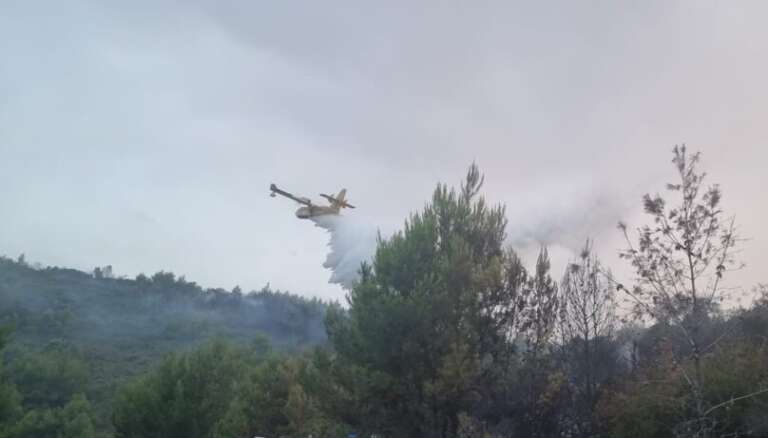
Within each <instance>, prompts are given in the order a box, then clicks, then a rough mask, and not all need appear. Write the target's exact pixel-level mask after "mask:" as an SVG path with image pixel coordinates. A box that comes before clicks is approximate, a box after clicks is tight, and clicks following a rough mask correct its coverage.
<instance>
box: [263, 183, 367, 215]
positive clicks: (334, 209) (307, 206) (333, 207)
mask: <svg viewBox="0 0 768 438" xmlns="http://www.w3.org/2000/svg"><path fill="white" fill-rule="evenodd" d="M269 190H270V191H271V192H272V193H270V194H269V196H271V197H273V198H274V197H275V196H276V195H281V196H285V197H286V198H288V199H293V200H294V201H296V202H298V203H299V204H302V205H304V207H300V208H299V209H298V210H296V217H297V218H299V219H309V218H311V217H315V216H322V215H326V214H339V211H340V210H341V209H342V208H355V206H354V205H351V204H350V203H348V202H347V201H346V199H345V198H346V196H347V189H341V191H340V192H339V194H338V195H336V196H331V195H326V194H324V193H320V196H322V197H323V198H325V199H327V200H328V202H329V203H330V205H315V204H313V203H312V201H310V200H309V198H304V197H301V196H294V195H292V194H291V193H288V192H286V191H284V190H280V189H279V188H277V186H276V185H274V184H270V185H269Z"/></svg>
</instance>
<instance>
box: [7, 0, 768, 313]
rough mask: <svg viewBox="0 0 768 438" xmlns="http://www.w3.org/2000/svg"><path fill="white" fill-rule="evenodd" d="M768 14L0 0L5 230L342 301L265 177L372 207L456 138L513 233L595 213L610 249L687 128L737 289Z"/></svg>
mask: <svg viewBox="0 0 768 438" xmlns="http://www.w3.org/2000/svg"><path fill="white" fill-rule="evenodd" d="M766 23H768V2H764V1H717V2H716V1H705V0H696V1H688V2H677V1H671V0H664V1H642V2H637V1H547V2H534V1H531V2H512V1H498V2H495V1H474V2H458V1H457V2H453V1H441V2H433V1H423V2H412V1H386V2H361V1H325V2H319V1H305V2H295V1H273V2H264V1H260V2H257V1H246V0H242V1H196V0H192V1H189V0H188V1H162V0H152V1H144V0H138V1H104V0H99V1H95V0H94V1H83V0H72V1H67V2H56V1H47V2H42V1H34V0H32V1H27V0H25V1H13V0H0V184H1V185H2V193H0V253H4V254H7V255H9V256H14V257H15V256H16V255H18V254H20V253H22V252H23V253H26V254H27V258H28V259H30V260H32V261H40V262H42V263H44V264H50V265H61V266H72V267H76V268H80V269H86V270H90V269H92V268H93V267H94V266H97V265H107V264H111V265H113V266H114V269H115V271H116V273H118V274H125V275H129V276H133V275H136V274H137V273H139V272H144V273H147V274H151V273H153V272H156V271H159V270H172V271H174V272H175V273H177V274H182V275H186V277H187V278H188V279H191V280H195V281H197V282H198V283H200V284H202V285H204V286H209V287H224V288H227V289H230V288H232V287H233V286H235V285H240V286H241V287H243V288H244V289H255V288H260V287H262V286H263V285H265V284H266V283H267V282H270V283H271V285H272V287H274V288H280V289H283V290H290V291H292V292H294V293H298V294H303V295H311V296H320V297H324V298H340V297H342V296H343V291H342V290H341V289H339V288H338V287H337V286H335V285H330V284H328V283H327V280H328V277H329V275H330V273H329V272H328V271H326V270H325V269H324V268H323V267H322V262H323V260H324V258H325V255H326V246H325V245H326V243H327V240H328V236H327V235H326V234H324V232H323V231H322V230H321V229H319V228H316V227H314V226H313V225H312V224H311V223H308V222H305V221H299V220H297V219H295V218H294V217H293V212H294V210H295V207H294V205H292V204H291V203H290V202H289V201H288V200H284V199H271V198H269V197H268V196H267V195H268V191H267V186H268V184H269V183H270V182H275V183H277V184H279V185H281V186H284V187H285V188H286V189H288V190H291V191H295V192H297V193H302V194H306V195H309V196H316V194H317V193H319V192H327V191H335V190H337V189H338V188H341V187H347V188H348V189H349V196H350V199H351V200H352V201H353V203H355V204H357V205H358V207H359V208H358V209H356V210H354V211H353V212H352V213H350V214H354V215H359V216H360V217H363V218H365V220H366V221H368V223H370V224H371V226H377V227H381V228H383V229H393V228H395V227H397V226H399V225H400V224H401V223H402V221H403V219H404V218H405V217H406V215H407V214H408V213H409V212H410V211H413V210H415V209H419V208H421V206H422V205H423V203H424V202H425V201H426V200H427V199H428V197H429V196H430V195H431V191H432V189H433V188H434V185H435V184H436V183H437V182H438V181H442V182H447V183H458V182H460V180H461V178H462V177H463V174H464V172H465V170H466V168H467V166H468V165H469V164H470V163H471V162H472V161H473V160H475V161H477V163H478V164H479V165H480V167H481V169H482V170H483V171H484V172H485V174H486V186H485V194H486V196H487V198H489V200H490V201H493V202H503V203H505V204H507V207H508V212H509V217H510V219H511V223H510V230H509V231H510V241H511V242H512V243H514V244H517V245H520V246H521V247H525V245H528V246H529V247H530V246H531V244H530V242H532V241H537V240H541V241H545V242H547V243H549V244H550V245H553V246H554V247H555V248H566V249H567V248H574V247H575V246H577V245H578V244H579V243H580V242H581V241H582V240H583V239H584V238H585V237H586V236H587V235H592V236H594V237H595V238H596V239H597V247H598V249H599V250H600V251H601V253H602V254H603V255H604V257H605V258H607V259H608V260H610V261H611V263H612V264H613V263H617V264H618V263H619V262H618V261H616V260H615V253H616V249H617V248H618V247H619V244H620V242H619V240H618V231H617V230H616V229H615V223H616V221H617V220H618V219H622V218H623V219H624V220H626V221H627V222H629V224H630V225H639V224H640V222H639V221H640V219H641V217H640V216H639V215H638V209H637V207H638V205H639V200H640V195H641V194H642V193H643V192H646V191H651V192H654V191H657V190H662V189H663V183H664V182H666V180H667V179H668V178H669V177H671V176H672V170H673V168H672V166H671V164H670V163H669V160H670V158H671V153H670V150H671V148H672V146H673V145H675V144H677V143H682V142H685V143H686V144H688V145H689V147H690V148H691V149H695V150H700V151H702V152H703V154H704V166H705V168H706V170H707V171H708V172H709V174H710V178H711V179H710V180H711V181H712V182H718V183H720V184H721V186H722V188H723V191H724V200H725V208H726V209H727V210H728V211H729V212H731V213H733V214H735V215H736V218H737V221H738V223H739V224H740V226H741V234H742V235H744V236H746V237H749V238H750V240H749V241H747V242H745V244H744V252H743V253H742V256H743V257H742V258H743V259H744V261H745V262H747V263H748V267H747V269H745V270H744V271H742V272H740V273H739V274H738V276H739V277H738V280H739V282H740V284H742V285H743V286H745V287H749V286H750V285H752V284H754V283H755V282H758V281H767V280H768V276H767V275H765V274H764V269H765V267H766V257H767V256H766V254H768V240H767V238H768V232H767V231H766V230H765V228H766V224H768V206H766V195H765V190H766V184H767V183H768V176H766V172H765V167H766V160H767V159H768V152H767V150H768V149H766V147H767V146H768V145H767V144H766V143H767V140H768V80H766V78H768V26H766ZM523 249H524V248H523ZM564 251H565V254H567V251H566V250H564ZM561 257H563V256H562V255H561ZM619 270H620V268H619ZM557 276H558V277H559V274H557Z"/></svg>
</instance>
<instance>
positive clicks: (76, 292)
mask: <svg viewBox="0 0 768 438" xmlns="http://www.w3.org/2000/svg"><path fill="white" fill-rule="evenodd" d="M324 314H325V305H324V304H323V303H321V302H319V301H314V300H306V299H303V298H300V297H297V296H293V295H290V294H286V293H280V292H273V291H271V290H269V289H268V288H265V289H263V290H261V291H257V292H251V293H248V294H244V293H242V292H241V291H240V290H239V288H236V289H235V290H234V291H225V290H220V289H203V288H201V287H200V286H198V285H196V284H195V283H192V282H188V281H186V280H185V279H184V278H176V277H175V276H174V274H172V273H169V272H158V273H157V274H154V275H153V276H152V277H147V276H144V275H139V276H138V277H137V278H136V279H126V278H114V277H113V276H112V272H111V267H104V268H97V269H95V270H94V272H93V273H85V272H81V271H76V270H73V269H65V268H57V267H47V268H42V267H40V266H37V267H32V266H30V265H28V264H27V262H26V261H25V260H24V257H23V256H22V257H19V258H18V259H17V260H11V259H8V258H0V326H3V327H8V328H11V329H12V331H11V333H10V337H9V340H10V343H9V345H8V347H7V348H6V349H5V358H6V362H7V364H8V372H9V373H10V376H11V378H12V380H13V381H15V382H16V383H18V384H19V389H20V390H21V393H22V394H23V396H24V404H25V405H27V407H34V408H48V407H53V406H58V407H60V406H62V405H64V404H66V403H67V402H68V401H69V398H70V397H71V396H72V395H74V394H75V393H83V394H84V395H85V396H87V399H89V400H90V401H91V405H92V407H93V410H94V412H95V420H96V427H97V429H98V430H101V431H109V430H111V420H110V414H111V402H112V398H113V395H114V392H115V390H116V388H118V387H119V386H120V385H121V384H122V383H123V382H124V381H126V380H128V379H130V378H132V377H133V376H137V375H140V374H141V373H144V372H146V371H147V370H148V369H150V367H152V366H153V365H156V364H157V363H159V362H160V360H161V359H162V358H163V357H164V356H165V355H167V354H168V353H171V352H179V351H183V350H189V349H192V348H194V347H196V346H198V345H200V344H201V343H203V342H205V341H207V340H210V339H213V338H221V339H227V340H228V341H229V342H232V343H235V344H241V345H249V344H251V343H254V342H256V343H263V342H269V343H271V344H273V345H275V346H276V347H278V348H280V349H284V350H295V349H301V348H305V347H309V346H311V345H316V344H318V343H323V342H325V340H326V335H325V329H324V327H323V317H324ZM57 392H58V393H57ZM31 436H36V435H34V434H33V435H31Z"/></svg>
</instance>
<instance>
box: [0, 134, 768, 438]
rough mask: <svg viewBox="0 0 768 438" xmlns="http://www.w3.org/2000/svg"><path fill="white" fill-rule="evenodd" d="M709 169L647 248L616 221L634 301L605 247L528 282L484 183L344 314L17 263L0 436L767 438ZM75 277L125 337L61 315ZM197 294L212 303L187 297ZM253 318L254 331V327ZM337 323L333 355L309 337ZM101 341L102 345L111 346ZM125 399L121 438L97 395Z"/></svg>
mask: <svg viewBox="0 0 768 438" xmlns="http://www.w3.org/2000/svg"><path fill="white" fill-rule="evenodd" d="M698 160H699V156H698V155H697V154H689V153H688V152H687V151H686V150H685V148H676V149H675V150H674V160H673V163H674V164H675V168H676V170H677V174H678V179H679V180H678V181H675V182H674V183H673V184H670V185H668V187H667V189H668V193H667V196H666V197H663V196H659V195H656V196H646V197H645V198H644V200H643V202H644V207H645V211H646V213H648V215H649V218H650V220H649V224H647V225H643V226H641V227H639V228H638V229H637V233H636V234H635V233H633V232H630V231H628V227H627V226H626V225H621V226H620V228H621V230H623V232H624V233H625V236H626V237H627V248H626V249H625V250H623V251H622V252H621V256H622V257H623V258H624V259H625V260H626V261H627V262H628V263H629V264H630V266H632V267H633V268H634V269H635V271H636V278H635V279H634V281H633V282H632V283H633V284H632V285H630V284H629V283H626V284H625V283H619V282H617V281H616V279H615V278H614V277H613V275H612V274H611V272H610V270H609V269H608V268H607V267H605V266H604V265H603V263H601V261H600V259H599V257H598V255H597V254H595V253H594V251H593V250H592V247H591V245H590V243H589V242H587V244H586V245H585V247H584V250H583V251H582V252H581V254H579V255H578V256H577V257H576V258H575V259H574V260H573V261H572V263H570V264H569V266H568V267H567V269H566V272H565V273H563V274H562V276H558V278H559V279H560V281H555V279H554V278H553V276H554V275H555V274H554V273H552V272H551V267H550V263H549V258H548V255H547V251H546V249H544V248H543V249H542V250H541V252H540V255H539V257H538V260H537V261H536V264H535V266H533V267H532V268H531V269H528V268H526V267H525V266H524V264H523V263H522V261H521V259H520V258H519V257H518V255H517V254H516V253H515V251H514V250H513V249H512V248H509V247H506V246H505V243H504V242H505V230H506V228H507V223H506V218H505V212H504V208H503V206H489V205H487V204H486V202H485V201H484V199H483V198H482V196H481V195H480V189H481V186H482V181H483V180H482V176H481V175H480V173H479V171H478V169H477V168H476V167H475V166H472V167H471V168H470V170H469V172H468V174H467V177H466V180H465V181H464V183H463V184H462V185H461V187H460V189H459V190H454V189H449V188H448V187H446V186H443V185H440V186H438V188H437V189H436V191H435V193H434V195H433V197H432V200H431V202H430V203H429V204H428V205H427V206H426V207H425V208H424V209H423V210H422V211H421V212H418V213H415V214H413V215H412V216H411V217H410V218H409V219H408V220H407V221H406V223H405V226H404V228H403V230H402V231H400V232H399V233H397V234H395V235H394V236H393V237H391V238H389V239H386V240H382V241H381V242H380V243H379V246H378V249H377V251H376V254H375V257H374V259H373V263H372V265H363V266H362V267H361V271H360V273H361V278H360V282H359V283H358V284H357V285H356V286H355V287H354V289H353V290H352V291H351V292H350V293H349V296H348V306H347V307H346V308H342V307H339V306H330V307H328V308H327V311H326V309H325V308H324V307H322V306H320V305H319V304H317V303H308V302H304V301H302V300H298V299H296V298H292V297H287V296H284V295H275V294H267V292H262V293H261V294H256V295H254V296H253V297H250V296H249V297H242V296H239V295H238V294H223V293H222V294H216V293H213V292H207V293H203V292H202V291H201V290H200V289H199V288H194V286H188V283H185V282H183V281H182V282H178V281H175V280H173V279H172V277H171V280H173V281H166V282H165V283H163V281H165V280H163V278H164V276H167V274H160V275H159V276H158V278H157V279H155V278H153V279H146V278H142V279H137V280H136V281H127V280H116V279H109V278H103V277H104V272H103V271H102V272H100V273H97V275H96V277H99V278H93V276H88V275H85V274H82V273H74V272H70V271H63V270H55V269H54V270H32V269H30V268H28V267H26V266H25V264H24V263H23V261H20V262H10V261H8V260H5V261H4V262H3V266H4V268H3V269H4V270H5V271H4V272H6V274H4V277H2V282H1V283H0V286H1V287H3V290H2V291H3V300H4V302H3V307H2V308H3V309H17V310H14V311H8V312H7V315H6V318H11V317H12V318H14V321H15V324H16V332H15V334H14V339H16V341H14V342H15V343H18V344H21V345H23V347H15V346H10V347H7V348H6V350H7V353H6V359H7V360H6V364H5V368H4V369H2V370H0V376H2V380H0V424H1V425H2V429H0V434H2V433H4V434H6V435H8V436H30V437H31V436H44V437H47V436H51V437H54V436H57V437H58V436H61V437H64V436H66V437H68V436H94V434H95V433H97V432H95V431H94V430H97V431H98V433H113V434H114V435H115V436H117V437H126V438H127V437H185V438H187V437H189V438H194V437H249V438H250V437H253V436H265V437H281V436H284V437H307V436H313V437H326V436H327V437H343V436H346V434H347V433H349V432H352V431H355V432H357V433H358V436H371V435H374V434H375V435H376V436H379V437H441V438H448V437H508V436H520V437H599V436H607V437H608V436H610V437H701V438H705V437H706V438H708V437H725V436H728V437H735V436H768V350H766V344H767V343H768V287H766V286H757V287H756V288H755V290H754V294H755V296H756V297H757V299H756V300H755V302H754V304H752V305H751V306H750V307H749V308H747V309H739V310H728V311H726V310H725V309H724V308H723V307H722V306H721V303H722V302H723V301H724V300H725V299H726V298H728V297H729V295H730V294H732V293H733V289H732V288H730V287H729V288H724V287H723V286H722V283H721V280H722V279H723V278H724V277H725V276H726V275H727V274H728V273H729V272H730V270H731V269H736V268H738V267H739V266H740V265H739V263H738V262H737V260H735V258H734V254H736V248H737V244H738V242H739V239H738V238H737V236H736V235H735V233H734V225H733V221H732V220H730V219H729V218H728V217H727V216H725V214H724V212H723V211H722V209H721V207H720V200H721V193H720V190H719V188H718V187H717V186H711V187H705V186H704V174H703V173H701V172H700V171H699V170H698V165H699V162H698ZM43 275H50V276H51V277H50V278H48V279H45V280H43V279H44V278H45V277H42V276H43ZM67 275H69V276H72V278H75V277H77V276H80V277H81V280H78V281H79V282H80V283H79V286H78V288H81V289H82V290H83V291H82V292H81V291H79V290H78V292H77V294H80V293H82V294H83V298H82V300H83V301H93V300H94V299H96V298H94V297H95V296H97V295H99V294H103V293H106V292H105V291H106V290H111V291H112V292H110V293H114V294H115V297H120V298H119V299H121V300H124V301H121V302H120V303H119V304H117V305H116V310H115V312H114V313H116V314H115V318H119V319H118V321H119V323H118V324H114V323H113V324H107V323H105V322H103V321H102V322H99V321H97V320H94V319H93V318H97V316H98V315H99V314H100V313H99V312H100V311H101V310H99V311H97V310H94V308H93V307H87V308H86V310H81V311H79V312H78V311H73V310H72V307H67V305H68V304H67V303H69V301H67V299H59V298H56V299H52V298H51V297H58V296H59V295H61V294H62V293H63V291H65V290H68V289H70V288H69V287H63V286H62V285H63V284H66V283H61V280H60V279H61V277H66V276H67ZM25 276H27V277H29V278H38V279H39V282H38V283H35V285H34V287H32V285H30V287H29V288H28V290H29V291H30V292H29V293H28V296H22V295H20V292H19V291H20V290H21V289H20V288H19V287H17V286H15V285H16V284H17V282H18V281H20V280H19V278H25ZM27 281H29V280H27ZM156 282H157V283H158V284H155V283H156ZM89 284H90V285H91V286H90V287H88V285H89ZM96 285H98V287H97V286H96ZM106 285H111V288H112V289H109V288H107V287H105V286H106ZM173 285H178V286H173ZM185 287H192V288H193V289H194V290H195V291H196V292H195V293H187V292H182V293H179V294H175V293H173V292H171V291H173V290H176V289H178V290H179V291H180V290H183V289H184V288H185ZM119 288H124V289H125V290H120V291H118V290H117V289H119ZM44 290H45V291H47V292H45V294H47V295H45V294H43V291H44ZM11 291H16V292H14V293H11ZM42 296H45V297H47V298H45V302H46V303H48V304H46V305H45V306H48V307H45V306H43V305H42V304H40V306H42V307H40V308H39V309H42V308H49V307H50V309H53V308H56V309H58V310H56V311H54V310H50V309H49V311H48V312H47V313H46V312H42V313H41V312H39V311H38V312H29V311H25V310H23V309H22V307H24V306H27V307H25V308H31V307H30V306H32V305H33V304H32V303H38V300H43V298H40V297H42ZM33 297H37V298H33ZM169 297H174V298H169ZM179 297H184V298H183V299H182V302H184V303H188V305H187V306H186V307H185V306H181V308H184V309H185V311H184V314H185V315H186V316H184V317H183V318H180V319H179V320H178V321H183V322H184V323H185V324H191V325H188V326H185V327H184V329H177V328H172V329H168V331H164V330H160V329H158V327H165V326H162V325H159V324H158V320H163V318H171V315H170V314H171V313H172V312H169V311H167V310H161V309H162V308H163V305H162V304H161V303H163V302H164V301H163V300H165V299H173V300H177V299H180V298H179ZM267 297H269V299H271V300H274V301H275V302H276V303H283V304H282V305H284V306H286V307H287V308H288V309H291V310H285V311H283V312H282V313H279V312H277V313H275V312H268V313H258V312H257V311H256V310H255V309H252V308H251V307H253V306H250V305H249V304H247V303H248V302H249V300H251V299H254V300H261V301H260V302H267V301H269V300H267ZM70 299H74V298H71V297H70ZM78 299H80V298H78ZM213 302H216V303H217V304H215V305H214V304H211V303H213ZM14 303H15V304H14ZM19 303H26V304H24V306H21V305H20V304H19ZM52 303H59V304H56V305H54V304H52ZM626 303H629V304H631V308H627V306H626V305H625V304H626ZM262 305H265V304H262ZM14 306H15V307H14ZM51 306H53V307H51ZM56 306H59V307H56ZM125 308H135V309H140V310H137V311H136V312H133V313H130V314H125ZM39 309H38V310H39ZM225 309H226V310H225ZM300 309H303V310H300ZM118 310H119V311H118ZM67 311H69V312H74V313H72V315H70V314H68V313H67ZM4 312H5V310H4ZM25 312H27V313H25ZM80 312H82V314H81V313H80ZM155 312H159V313H155ZM239 312H244V313H242V315H243V316H242V318H245V319H243V320H240V321H239V322H236V321H237V320H236V319H235V318H233V317H232V315H241V314H240V313H239ZM302 312H305V313H302ZM117 313H120V315H117ZM322 313H324V314H325V327H326V331H327V342H323V338H321V337H318V335H316V332H317V327H315V326H314V325H313V324H314V323H313V322H312V321H315V319H313V318H314V317H315V316H317V315H319V314H322ZM67 315H69V316H67ZM94 315H95V316H94ZM153 315H154V316H153ZM159 315H162V317H161V316H159ZM190 315H196V316H195V317H194V318H192V317H190ZM201 315H204V316H201ZM225 315H226V316H225ZM249 315H250V317H251V318H253V319H248V318H246V317H247V316H249ZM43 317H45V318H48V319H46V320H45V322H42V320H40V318H43ZM35 318H38V319H35ZM219 318H220V319H219ZM265 318H271V319H265ZM25 321H26V322H25ZM173 321H177V320H175V319H173V318H171V320H170V321H168V320H166V321H164V322H165V323H166V324H172V323H173ZM178 321H177V322H176V323H175V324H176V325H174V326H173V327H178V324H180V322H178ZM246 321H250V322H248V323H247V322H246ZM265 321H271V322H268V323H267V322H265ZM55 324H58V325H55ZM89 324H90V325H89ZM94 324H96V326H99V327H101V326H103V329H104V330H105V332H104V333H93V329H92V327H95V326H94ZM99 324H100V325H99ZM122 324H125V327H129V328H130V330H127V329H125V330H126V331H125V333H126V335H127V334H128V333H130V335H127V337H130V338H133V339H134V343H133V344H131V345H132V348H130V349H129V350H130V352H127V351H123V350H124V349H125V348H124V347H125V345H123V346H121V347H119V348H115V349H114V350H109V351H108V352H106V353H105V352H102V353H100V355H96V356H95V357H94V353H93V352H94V351H99V350H100V349H101V348H106V346H105V344H107V343H109V341H107V339H113V338H115V339H118V338H119V337H118V336H117V334H116V332H115V330H118V329H117V328H115V327H116V326H117V325H122ZM281 324H288V325H281ZM110 326H115V327H112V331H109V327H110ZM33 327H36V328H33ZM88 327H91V329H88ZM153 327H154V329H153ZM258 330H261V331H265V332H267V333H268V334H271V335H272V339H273V341H274V342H277V343H278V344H276V345H280V343H282V344H285V343H286V342H288V343H290V344H291V345H293V346H297V345H308V344H313V343H316V345H315V346H313V347H311V348H304V349H301V351H297V350H295V349H294V350H288V349H285V348H274V347H272V346H270V342H269V341H268V340H267V339H266V338H264V337H254V334H255V333H256V332H257V331H258ZM118 331H119V330H118ZM211 332H218V334H219V335H220V336H219V337H218V339H213V338H211V339H208V338H210V337H211V336H208V335H206V333H211ZM142 337H148V338H146V339H147V340H148V339H151V340H152V345H151V346H150V343H149V342H148V341H147V340H142V341H138V339H145V338H142ZM164 337H168V339H166V338H164ZM5 339H6V336H5V335H4V336H3V340H5ZM54 339H60V340H59V341H55V342H54V341H53V340H54ZM206 339H207V340H206ZM122 341H125V339H123V340H122ZM122 341H121V342H122ZM142 342H146V343H147V345H142ZM201 342H203V343H202V345H199V346H197V347H195V348H192V349H189V348H188V347H190V346H194V345H197V344H199V343H201ZM100 343H101V344H100ZM99 345H101V347H97V346H99ZM116 350H120V351H116ZM182 350H183V351H182ZM168 351H174V352H173V353H171V354H168V355H166V354H165V353H166V352H168ZM89 352H91V353H89ZM160 356H163V358H162V359H160V360H159V362H157V363H155V362H156V361H158V358H159V357H160ZM100 361H101V362H100ZM109 361H114V362H115V364H113V366H114V367H118V368H117V369H119V365H120V364H123V363H135V364H136V363H138V364H140V366H136V367H135V368H136V372H135V373H129V372H125V371H122V372H114V371H113V372H112V375H113V376H118V375H119V376H121V377H120V378H119V379H117V380H111V381H112V382H114V385H113V386H109V391H111V390H112V389H114V388H117V389H116V391H115V392H109V391H108V390H107V389H106V388H107V386H105V385H103V384H94V383H93V382H94V381H99V379H103V378H104V377H99V373H100V372H101V373H103V372H104V371H103V370H104V369H108V368H109V367H107V366H106V365H104V363H103V362H109ZM124 361H125V362H124ZM131 361H132V362H131ZM147 366H151V367H150V369H149V370H147ZM110 369H112V368H110ZM99 370H102V371H99ZM133 375H135V376H133ZM115 385H116V386H115ZM112 397H114V402H113V403H111V404H109V412H111V413H112V414H111V416H110V417H109V418H111V424H112V426H113V429H108V428H104V427H103V425H101V423H99V421H98V420H97V418H98V417H99V416H98V415H96V416H95V415H94V411H95V410H96V409H95V408H94V405H95V402H94V400H97V399H98V400H100V402H99V403H101V402H102V401H104V400H112ZM89 400H91V402H90V404H89Z"/></svg>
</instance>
